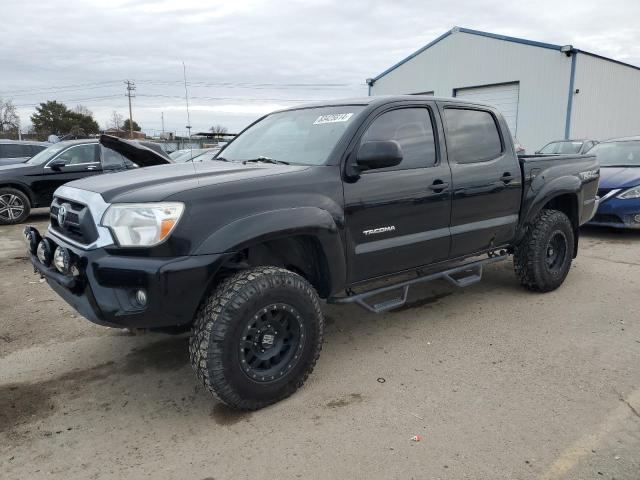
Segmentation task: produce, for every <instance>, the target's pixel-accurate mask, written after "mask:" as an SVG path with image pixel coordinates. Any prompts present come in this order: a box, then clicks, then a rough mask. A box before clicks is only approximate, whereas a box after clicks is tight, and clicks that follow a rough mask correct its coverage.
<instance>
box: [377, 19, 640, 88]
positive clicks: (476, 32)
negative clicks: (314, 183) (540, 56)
mask: <svg viewBox="0 0 640 480" xmlns="http://www.w3.org/2000/svg"><path fill="white" fill-rule="evenodd" d="M456 32H462V33H468V34H470V35H478V36H480V37H489V38H493V39H496V40H503V41H505V42H513V43H520V44H522V45H529V46H532V47H539V48H547V49H550V50H558V51H561V49H562V48H563V45H555V44H552V43H545V42H537V41H535V40H527V39H525V38H518V37H510V36H508V35H499V34H497V33H490V32H482V31H480V30H472V29H470V28H463V27H453V28H452V29H451V30H449V31H447V32H445V33H443V34H442V35H440V36H439V37H438V38H436V39H435V40H433V41H432V42H429V43H427V44H426V45H425V46H424V47H422V48H420V49H418V50H416V51H415V52H413V53H412V54H411V55H409V56H408V57H406V58H404V59H402V60H400V61H399V62H398V63H396V64H394V65H392V66H391V67H389V68H387V69H386V70H385V71H384V72H382V73H381V74H379V75H378V76H376V77H374V78H373V79H372V80H373V82H374V83H375V82H376V81H377V80H379V79H381V78H382V77H384V76H385V75H386V74H388V73H389V72H391V71H393V70H395V69H396V68H398V67H399V66H401V65H403V64H405V63H406V62H408V61H409V60H411V59H412V58H414V57H416V56H418V55H420V54H421V53H422V52H424V51H425V50H427V49H429V48H431V47H432V46H434V45H435V44H436V43H438V42H440V41H441V40H444V39H445V38H447V37H448V36H449V35H451V34H453V33H456ZM569 46H570V45H569ZM571 49H572V51H573V52H580V53H584V54H585V55H590V56H592V57H596V58H600V59H602V60H606V61H608V62H614V63H618V64H620V65H624V66H626V67H630V68H634V69H636V70H640V67H638V66H636V65H631V64H630V63H625V62H621V61H619V60H614V59H613V58H608V57H603V56H602V55H597V54H595V53H591V52H587V51H585V50H580V49H577V48H573V47H572V46H571Z"/></svg>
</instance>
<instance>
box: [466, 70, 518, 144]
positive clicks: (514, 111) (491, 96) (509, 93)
mask: <svg viewBox="0 0 640 480" xmlns="http://www.w3.org/2000/svg"><path fill="white" fill-rule="evenodd" d="M454 93H455V96H456V97H459V98H464V99H467V100H469V101H475V102H484V103H488V104H490V105H493V106H494V107H496V108H497V109H498V110H499V111H500V113H502V115H504V118H505V120H506V121H507V125H509V129H510V130H511V134H512V135H513V136H514V137H515V136H516V135H517V133H518V98H519V95H520V84H519V83H518V82H513V83H504V84H500V85H485V86H482V87H470V88H456V89H455V92H454Z"/></svg>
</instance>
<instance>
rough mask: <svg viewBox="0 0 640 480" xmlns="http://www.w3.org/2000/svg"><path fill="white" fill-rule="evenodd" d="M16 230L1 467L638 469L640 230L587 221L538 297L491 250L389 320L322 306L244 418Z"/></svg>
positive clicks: (341, 473)
mask: <svg viewBox="0 0 640 480" xmlns="http://www.w3.org/2000/svg"><path fill="white" fill-rule="evenodd" d="M31 221H32V223H34V224H36V225H37V226H38V227H39V228H44V227H45V224H46V213H39V214H37V215H35V216H34V217H33V218H32V219H31ZM20 231H21V227H19V226H15V227H0V272H2V275H0V285H1V287H0V288H1V292H2V295H1V296H0V472H2V473H1V474H0V477H2V478H3V479H26V478H29V479H39V478H43V479H44V478H46V479H68V478H83V479H84V478H92V479H93V478H95V479H98V478H99V479H112V478H113V479H121V478H144V477H150V478H154V479H164V478H192V479H199V480H204V479H211V478H215V479H226V478H245V477H249V476H251V477H252V478H265V477H268V478H305V479H306V478H403V479H407V478H420V479H436V478H442V479H463V478H468V479H538V478H539V479H560V478H562V479H565V478H566V479H600V478H607V479H613V478H616V479H618V480H621V479H631V480H637V479H639V478H640V368H639V359H640V322H639V320H638V311H640V294H639V293H640V232H621V233H617V232H611V231H607V230H604V231H601V230H587V231H584V232H583V237H582V240H581V250H580V255H579V257H578V259H577V260H576V261H575V262H574V266H573V268H572V271H571V273H570V274H569V277H568V279H567V281H566V282H565V284H564V285H563V286H562V287H561V288H560V289H559V290H557V291H555V292H552V293H549V294H544V295H540V294H532V293H529V292H527V291H525V290H523V289H521V288H520V287H519V286H518V284H517V282H516V280H515V277H514V275H513V272H512V265H511V263H510V262H503V263H502V264H497V265H493V266H491V267H489V268H488V269H487V270H486V272H485V278H484V280H483V282H481V283H479V284H477V285H474V286H472V287H469V288H467V289H464V290H456V289H453V287H450V286H448V285H447V284H444V283H439V282H436V283H433V284H430V285H425V286H422V287H419V288H416V289H415V291H414V292H413V295H412V297H411V302H410V304H409V305H407V306H405V307H403V308H402V309H400V310H398V311H395V312H392V313H388V314H385V315H380V316H375V315H372V314H368V313H365V312H364V311H362V310H360V309H358V308H357V307H355V306H348V307H336V306H326V307H325V313H326V317H327V333H326V344H325V345H324V349H323V352H322V355H321V357H320V361H319V363H318V366H317V367H316V370H315V372H314V373H313V375H312V376H311V378H310V379H309V381H308V383H307V384H306V385H305V386H304V387H303V388H302V389H301V390H300V391H299V392H298V393H297V394H295V395H294V396H293V397H291V398H290V399H288V400H286V401H284V402H281V403H279V404H277V405H275V406H272V407H269V408H266V409H264V410H261V411H258V412H253V413H238V412H235V411H232V410H229V409H228V408H226V407H225V406H223V405H221V404H219V403H217V402H216V401H215V400H214V399H213V398H212V397H211V396H210V395H209V394H208V393H207V392H206V391H204V390H203V388H201V387H200V386H199V385H198V384H197V383H196V381H195V378H194V375H193V373H192V371H191V367H190V366H189V365H188V358H187V350H186V346H187V339H186V337H185V336H175V337H171V336H162V335H159V334H147V335H141V336H131V335H129V334H126V333H124V332H122V331H119V330H114V329H107V328H103V327H98V326H94V325H92V324H90V323H89V322H88V321H86V320H84V319H83V318H82V317H80V316H79V315H78V314H76V313H75V312H74V311H73V310H72V309H71V308H70V307H68V306H67V305H66V304H65V303H64V302H63V301H62V300H60V299H59V298H58V297H57V296H56V295H55V294H54V293H53V292H52V291H51V289H50V288H49V287H48V286H47V284H46V283H41V282H39V279H38V277H37V276H35V275H34V274H33V273H32V269H31V268H30V265H29V264H28V262H27V260H26V258H25V256H24V247H23V244H22V241H21V236H20ZM414 435H421V436H422V437H423V438H422V440H421V441H420V442H415V441H412V437H413V436H414Z"/></svg>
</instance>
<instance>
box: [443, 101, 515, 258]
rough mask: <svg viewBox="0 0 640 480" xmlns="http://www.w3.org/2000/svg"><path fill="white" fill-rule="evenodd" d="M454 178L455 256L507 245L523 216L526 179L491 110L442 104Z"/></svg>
mask: <svg viewBox="0 0 640 480" xmlns="http://www.w3.org/2000/svg"><path fill="white" fill-rule="evenodd" d="M441 112H442V117H443V119H444V123H445V129H446V140H447V152H448V156H449V165H450V166H451V174H452V179H453V196H452V201H451V257H452V258H455V257H459V256H464V255H469V254H472V253H475V252H480V251H484V250H487V249H490V248H493V247H498V246H502V245H505V244H506V243H509V242H510V241H511V240H512V239H513V238H514V236H515V230H516V225H517V223H518V212H519V211H520V200H521V199H520V197H521V193H522V176H521V173H520V165H519V163H518V159H517V157H516V156H515V154H514V151H513V147H512V144H511V141H510V139H509V138H505V137H506V136H507V135H503V134H502V132H507V129H506V125H505V123H504V120H502V121H500V119H499V117H498V116H497V115H496V112H495V111H493V110H492V109H491V108H489V107H487V108H486V109H485V108H482V107H475V106H464V107H463V106H460V105H459V104H446V103H445V104H442V105H441Z"/></svg>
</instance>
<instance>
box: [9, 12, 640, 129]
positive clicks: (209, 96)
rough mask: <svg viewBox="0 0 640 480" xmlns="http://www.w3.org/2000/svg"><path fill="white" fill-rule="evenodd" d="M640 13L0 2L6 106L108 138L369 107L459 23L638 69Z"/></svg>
mask: <svg viewBox="0 0 640 480" xmlns="http://www.w3.org/2000/svg"><path fill="white" fill-rule="evenodd" d="M639 18H640V2H639V1H638V0H610V1H608V2H599V1H598V2H596V1H588V0H582V1H573V0H569V1H567V0H565V1H563V2H558V1H548V0H538V1H536V2H519V1H517V0H516V1H513V2H504V1H494V0H488V1H471V0H466V1H462V0H449V1H447V2H443V1H437V2H435V1H419V0H418V1H413V0H394V1H381V0H349V1H344V0H343V1H333V0H305V1H302V0H301V1H295V0H294V1H291V0H290V1H279V0H270V1H259V0H234V1H233V2H228V1H226V2H222V1H214V0H209V1H195V0H180V1H175V0H172V1H167V0H157V1H152V0H137V1H132V0H110V1H109V2H105V1H103V0H65V1H56V0H27V1H25V0H20V1H16V0H0V97H1V98H4V99H5V100H6V99H10V100H12V101H13V103H14V104H15V105H17V106H18V112H19V114H20V117H21V123H22V125H23V126H26V125H28V124H29V123H30V120H29V117H30V116H31V114H32V113H33V112H34V107H35V106H36V105H37V104H38V103H40V102H44V101H46V100H58V101H61V102H63V103H65V104H67V106H69V107H70V108H72V107H74V106H75V105H77V104H82V105H85V106H86V107H88V108H89V110H91V111H92V112H93V113H94V117H95V118H96V120H97V121H98V123H99V124H100V126H101V127H103V128H104V127H105V126H107V123H108V121H109V118H110V117H111V114H112V112H113V111H117V112H118V113H120V114H121V115H123V116H124V117H125V118H127V117H128V105H127V98H126V96H125V84H124V81H125V80H127V79H128V80H131V81H134V82H135V85H136V90H135V98H133V100H132V103H133V119H134V120H135V121H136V122H137V123H139V124H140V125H141V127H142V129H143V130H144V131H145V132H147V133H150V134H157V133H159V132H160V131H161V129H162V116H164V128H165V130H166V131H175V132H177V133H178V134H182V133H183V132H185V131H186V129H185V126H186V125H187V124H188V119H187V108H186V102H185V86H184V82H183V62H184V65H185V67H186V77H187V91H188V95H189V98H190V100H189V111H190V124H191V125H192V127H193V128H192V132H197V131H206V130H208V129H209V128H210V127H211V126H213V125H223V126H226V127H227V128H228V130H229V131H230V132H236V131H239V130H240V129H242V128H243V127H244V126H246V125H247V124H248V123H250V122H252V121H253V120H255V119H256V118H258V117H260V116H261V115H264V114H266V113H268V112H270V111H273V110H276V109H280V108H285V107H289V106H294V105H300V104H302V103H305V102H308V101H315V100H321V99H333V98H349V97H358V96H365V95H366V94H367V88H366V85H365V79H366V78H368V77H375V76H376V75H377V74H379V73H380V72H382V71H384V70H385V69H386V68H387V67H389V66H391V65H393V64H394V63H396V62H397V61H399V60H401V59H402V58H404V57H406V56H407V55H409V54H411V53H412V52H414V51H415V50H417V49H418V48H420V47H421V46H423V45H425V44H426V43H428V42H430V41H431V40H433V39H435V38H436V37H438V36H439V35H441V34H442V33H444V32H446V31H447V30H449V29H451V28H452V27H454V26H459V27H466V28H472V29H476V30H483V31H488V32H493V33H498V34H503V35H511V36H517V37H522V38H527V39H531V40H538V41H543V42H548V43H555V44H560V45H565V44H572V45H574V46H575V47H576V48H580V49H582V50H586V51H590V52H593V53H597V54H600V55H604V56H607V57H612V58H615V59H617V60H621V61H624V62H628V63H631V64H634V65H640V27H639V26H638V25H639V24H638V19H639Z"/></svg>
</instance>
